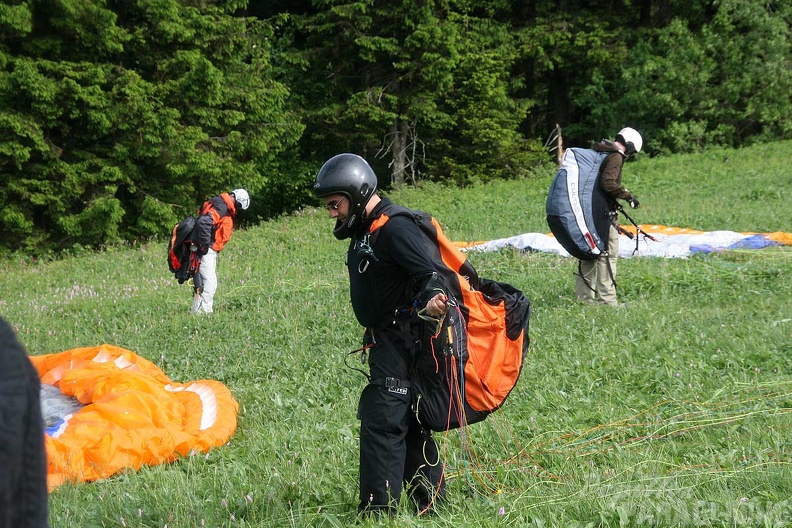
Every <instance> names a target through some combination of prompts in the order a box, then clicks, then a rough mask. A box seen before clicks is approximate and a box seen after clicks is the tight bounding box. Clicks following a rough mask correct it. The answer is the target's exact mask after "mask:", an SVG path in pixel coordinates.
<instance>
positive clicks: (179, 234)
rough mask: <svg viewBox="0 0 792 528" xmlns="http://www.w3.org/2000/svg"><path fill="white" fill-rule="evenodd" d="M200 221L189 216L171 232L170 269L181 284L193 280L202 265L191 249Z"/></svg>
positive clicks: (169, 247)
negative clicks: (196, 224) (197, 223)
mask: <svg viewBox="0 0 792 528" xmlns="http://www.w3.org/2000/svg"><path fill="white" fill-rule="evenodd" d="M197 220H198V219H197V218H196V217H194V216H188V217H187V218H185V219H184V220H182V221H181V222H179V223H178V224H176V225H175V226H173V229H172V230H171V237H170V241H169V242H168V268H169V269H170V270H171V272H172V273H173V274H174V275H175V277H176V280H178V281H179V284H183V283H184V282H185V281H187V280H189V279H192V278H193V277H194V276H195V275H196V273H198V268H199V267H200V265H201V257H200V255H198V254H197V253H196V252H195V251H191V250H190V247H191V246H192V245H193V244H194V241H193V230H194V229H195V223H196V221H197Z"/></svg>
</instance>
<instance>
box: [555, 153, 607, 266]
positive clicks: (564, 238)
mask: <svg viewBox="0 0 792 528" xmlns="http://www.w3.org/2000/svg"><path fill="white" fill-rule="evenodd" d="M609 154H610V153H609V152H597V151H596V150H593V149H582V148H569V149H567V150H566V152H565V153H564V158H563V160H562V161H561V168H560V169H559V170H558V173H557V174H556V176H555V178H554V179H553V182H552V183H551V184H550V191H549V192H548V195H547V202H546V204H545V211H546V213H547V224H548V225H549V226H550V231H552V232H553V235H555V238H556V240H558V243H559V244H561V246H562V247H563V248H564V249H566V250H567V251H568V252H569V254H570V255H572V256H573V257H576V258H578V259H581V260H593V259H596V258H598V257H599V256H600V255H601V254H602V253H603V252H604V251H606V249H607V245H608V231H609V224H610V219H609V218H608V205H607V198H606V195H605V192H604V191H603V190H602V188H601V187H600V185H599V172H600V167H601V166H602V162H603V161H604V160H605V158H606V157H607V156H608V155H609Z"/></svg>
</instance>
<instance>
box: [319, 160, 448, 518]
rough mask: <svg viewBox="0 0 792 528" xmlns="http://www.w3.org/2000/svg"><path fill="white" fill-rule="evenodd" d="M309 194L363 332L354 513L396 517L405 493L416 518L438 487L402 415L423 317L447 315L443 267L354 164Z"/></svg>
mask: <svg viewBox="0 0 792 528" xmlns="http://www.w3.org/2000/svg"><path fill="white" fill-rule="evenodd" d="M313 189H314V194H316V196H317V197H318V198H320V199H321V200H322V201H323V202H324V204H325V207H326V208H327V210H328V212H329V213H330V217H331V218H333V219H335V220H336V224H335V228H334V229H333V234H334V235H335V237H336V238H338V239H339V240H344V239H348V238H349V239H351V241H350V244H349V249H348V252H347V258H346V260H347V268H348V272H349V286H350V297H351V301H352V308H353V309H354V312H355V317H356V318H357V320H358V322H359V323H360V324H361V325H362V326H363V327H365V328H366V331H365V335H364V343H363V349H362V350H364V351H368V357H369V369H370V377H369V384H368V385H367V386H366V387H365V388H364V389H363V392H362V394H361V395H360V403H359V404H358V419H359V420H360V495H359V496H360V502H359V505H358V511H359V512H360V513H361V514H362V515H374V516H381V515H385V516H387V515H390V516H392V515H395V513H396V510H397V506H398V504H399V500H400V498H401V494H402V487H403V486H404V487H406V489H407V490H408V493H409V495H410V497H411V498H412V500H413V501H414V503H415V505H416V506H417V508H418V511H419V512H424V511H426V510H428V509H429V508H431V507H432V506H433V505H434V504H435V503H436V502H437V501H439V500H441V499H443V497H444V494H445V481H444V478H443V460H442V458H441V455H440V452H439V450H438V448H437V445H436V444H435V441H434V439H433V438H432V434H431V431H429V430H427V429H424V428H423V427H422V426H421V424H420V423H419V422H418V419H417V418H416V414H415V413H414V412H412V411H411V409H410V398H411V390H412V389H411V386H412V385H411V380H412V378H413V374H412V368H411V365H414V363H415V358H416V355H417V354H421V353H427V352H426V351H427V350H429V351H431V347H432V344H431V340H430V337H431V332H422V329H424V328H425V327H424V326H422V321H423V319H422V318H421V314H425V315H426V316H428V317H430V318H440V317H442V316H443V315H444V314H445V313H446V311H447V310H448V306H447V297H446V291H445V283H444V280H443V278H442V277H441V276H440V275H439V274H438V269H439V266H441V265H442V260H440V256H439V254H438V255H436V256H434V257H433V256H432V255H430V253H429V252H427V251H426V249H425V248H426V244H425V239H426V235H425V234H424V233H423V232H422V231H421V229H420V227H419V226H418V225H417V224H416V222H415V221H414V220H413V219H412V218H408V217H407V216H404V215H398V214H395V213H396V212H397V211H398V210H399V206H397V205H396V204H394V203H393V202H391V201H390V200H388V199H387V198H381V197H380V196H378V195H377V193H376V189H377V177H376V175H375V174H374V171H373V170H372V169H371V167H370V166H369V164H368V163H367V162H366V160H364V159H363V158H361V157H360V156H357V155H355V154H339V155H337V156H334V157H333V158H330V159H329V160H328V161H327V162H325V164H324V165H323V166H322V168H321V170H320V171H319V173H318V174H317V176H316V183H314V187H313ZM372 227H375V228H377V229H378V235H377V237H376V240H374V239H372V238H370V229H371V228H372ZM369 244H370V245H369ZM435 259H437V260H435ZM429 353H430V352H429ZM364 357H365V356H364Z"/></svg>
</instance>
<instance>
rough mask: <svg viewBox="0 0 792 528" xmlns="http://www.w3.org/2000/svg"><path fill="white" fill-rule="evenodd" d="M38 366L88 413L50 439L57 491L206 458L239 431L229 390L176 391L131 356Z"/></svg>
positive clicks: (104, 352)
mask: <svg viewBox="0 0 792 528" xmlns="http://www.w3.org/2000/svg"><path fill="white" fill-rule="evenodd" d="M30 360H31V361H32V362H33V365H34V366H35V367H36V370H37V371H38V373H39V376H40V377H41V382H42V383H47V384H49V385H53V386H56V387H58V388H59V389H60V391H61V393H63V394H64V395H67V396H71V397H74V398H76V399H77V400H79V402H80V403H82V404H84V405H85V406H84V407H82V408H81V409H80V410H79V411H77V412H75V413H73V414H71V415H68V416H66V417H64V420H63V422H62V423H61V424H60V426H59V427H58V428H57V430H56V431H54V432H52V433H51V436H50V435H47V436H46V438H45V440H46V448H47V459H48V469H49V476H48V484H49V488H50V490H52V489H54V488H55V487H57V486H58V485H60V484H62V483H64V482H67V481H70V482H75V481H92V480H98V479H102V478H107V477H109V476H111V475H113V474H114V473H116V472H118V471H120V470H122V469H135V470H137V469H139V468H140V467H141V466H143V465H153V464H161V463H164V462H170V461H173V460H175V459H176V458H177V457H178V456H186V455H188V454H190V453H191V452H199V451H200V452H206V451H208V450H209V449H210V448H211V447H213V446H219V445H223V444H224V443H226V442H227V441H228V440H229V439H230V438H231V435H233V433H234V431H235V430H236V425H237V411H238V404H237V402H236V400H235V399H234V397H233V396H232V395H231V392H230V391H229V390H228V388H227V387H226V386H225V385H223V384H222V383H220V382H218V381H213V380H200V381H193V382H188V383H174V382H173V381H171V380H170V379H169V378H168V377H167V376H166V375H165V373H163V372H162V371H161V370H160V369H159V368H158V367H157V366H156V365H154V364H153V363H152V362H150V361H148V360H146V359H144V358H142V357H140V356H138V355H137V354H135V353H134V352H131V351H129V350H125V349H123V348H119V347H116V346H113V345H107V344H105V345H101V346H98V347H88V348H76V349H73V350H67V351H65V352H61V353H58V354H49V355H44V356H31V357H30Z"/></svg>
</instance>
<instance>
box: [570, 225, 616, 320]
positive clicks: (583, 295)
mask: <svg viewBox="0 0 792 528" xmlns="http://www.w3.org/2000/svg"><path fill="white" fill-rule="evenodd" d="M618 256H619V232H618V231H617V230H616V228H615V227H613V226H612V225H611V226H610V232H609V233H608V251H607V253H606V254H604V255H600V257H599V258H598V259H594V260H581V261H580V265H579V266H580V267H579V273H576V274H575V297H577V299H578V300H579V301H583V302H585V303H588V304H609V305H613V306H615V305H617V304H618V301H617V300H616V259H617V258H618Z"/></svg>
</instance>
